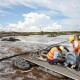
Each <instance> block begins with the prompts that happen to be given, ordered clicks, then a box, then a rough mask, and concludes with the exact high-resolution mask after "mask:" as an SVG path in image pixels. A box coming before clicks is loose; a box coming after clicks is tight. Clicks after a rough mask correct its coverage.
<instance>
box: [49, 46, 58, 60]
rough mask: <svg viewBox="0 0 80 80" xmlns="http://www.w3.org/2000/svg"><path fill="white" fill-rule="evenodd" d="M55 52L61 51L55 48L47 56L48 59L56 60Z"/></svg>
mask: <svg viewBox="0 0 80 80" xmlns="http://www.w3.org/2000/svg"><path fill="white" fill-rule="evenodd" d="M54 51H58V52H59V50H58V49H57V48H56V47H53V48H52V49H51V50H50V51H49V52H48V54H47V58H48V59H50V60H53V59H54V58H53V57H54Z"/></svg>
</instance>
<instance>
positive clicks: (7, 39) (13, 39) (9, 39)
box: [1, 37, 20, 41]
mask: <svg viewBox="0 0 80 80" xmlns="http://www.w3.org/2000/svg"><path fill="white" fill-rule="evenodd" d="M1 41H20V40H19V39H15V38H13V37H10V38H3V39H2V40H1Z"/></svg>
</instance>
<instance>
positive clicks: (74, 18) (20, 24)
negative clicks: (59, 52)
mask: <svg viewBox="0 0 80 80" xmlns="http://www.w3.org/2000/svg"><path fill="white" fill-rule="evenodd" d="M0 31H19V32H20V31H21V32H22V31H23V32H34V31H36V32H39V31H80V0H0Z"/></svg>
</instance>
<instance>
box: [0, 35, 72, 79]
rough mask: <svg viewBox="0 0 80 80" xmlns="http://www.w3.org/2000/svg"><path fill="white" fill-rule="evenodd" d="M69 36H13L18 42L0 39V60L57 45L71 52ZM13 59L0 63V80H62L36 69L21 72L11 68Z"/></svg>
mask: <svg viewBox="0 0 80 80" xmlns="http://www.w3.org/2000/svg"><path fill="white" fill-rule="evenodd" d="M69 36H70V35H60V36H57V37H48V35H30V36H15V38H17V39H20V41H15V42H12V41H1V38H0V59H2V58H5V57H7V56H12V55H14V54H19V53H22V52H26V51H37V50H43V49H45V48H47V47H48V46H50V45H54V44H58V43H60V42H63V41H67V42H65V43H62V44H61V45H65V46H67V47H68V49H70V50H72V48H71V44H70V43H69V42H68V38H69ZM13 59H15V57H14V58H11V59H6V60H3V61H0V80H64V79H59V78H58V77H56V76H53V75H50V74H48V73H45V72H43V71H41V70H39V69H38V68H36V67H33V68H31V69H30V70H21V69H18V68H16V67H15V66H13V64H12V61H13Z"/></svg>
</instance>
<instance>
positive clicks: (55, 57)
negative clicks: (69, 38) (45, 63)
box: [53, 51, 59, 59]
mask: <svg viewBox="0 0 80 80" xmlns="http://www.w3.org/2000/svg"><path fill="white" fill-rule="evenodd" d="M58 55H59V53H58V52H57V51H54V56H53V58H54V59H57V57H58Z"/></svg>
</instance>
